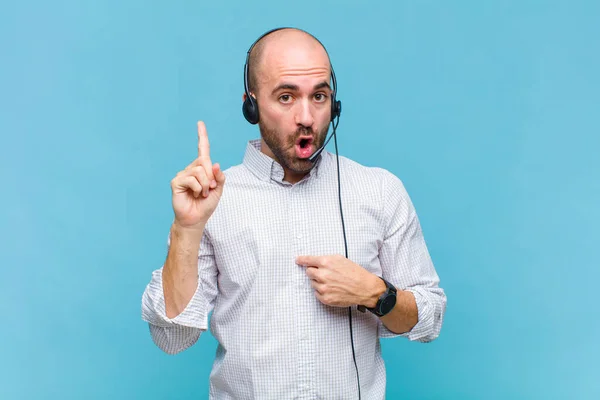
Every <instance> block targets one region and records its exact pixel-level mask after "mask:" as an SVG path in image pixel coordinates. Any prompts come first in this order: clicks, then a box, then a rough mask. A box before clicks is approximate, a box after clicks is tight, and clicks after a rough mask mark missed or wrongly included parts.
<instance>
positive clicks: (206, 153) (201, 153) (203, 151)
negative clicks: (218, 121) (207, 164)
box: [198, 121, 210, 159]
mask: <svg viewBox="0 0 600 400" xmlns="http://www.w3.org/2000/svg"><path fill="white" fill-rule="evenodd" d="M202 157H204V158H206V159H210V144H209V143H208V134H207V133H206V125H204V122H203V121H198V158H202Z"/></svg>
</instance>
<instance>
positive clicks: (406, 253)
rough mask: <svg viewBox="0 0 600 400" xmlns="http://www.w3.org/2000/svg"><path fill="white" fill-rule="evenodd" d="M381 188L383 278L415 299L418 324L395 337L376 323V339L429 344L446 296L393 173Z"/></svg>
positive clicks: (441, 316)
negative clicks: (393, 338)
mask: <svg viewBox="0 0 600 400" xmlns="http://www.w3.org/2000/svg"><path fill="white" fill-rule="evenodd" d="M387 175H388V179H386V180H385V181H384V186H383V188H382V191H383V193H382V194H383V196H382V199H384V206H383V217H384V223H385V225H386V229H385V236H384V240H383V244H382V247H381V249H380V262H381V268H382V274H383V278H384V279H385V280H387V281H389V282H390V283H391V284H392V285H394V286H395V287H396V288H397V289H398V290H404V291H409V292H411V293H412V294H413V295H414V296H415V300H416V304H417V309H418V322H417V324H416V325H415V326H414V327H413V328H412V329H411V330H410V331H408V332H405V333H401V334H397V333H394V332H392V331H390V330H389V329H387V328H386V326H385V325H384V324H383V322H381V320H380V321H379V324H380V329H379V332H380V337H388V338H389V337H397V336H402V337H405V338H408V339H409V340H411V341H419V342H424V343H426V342H431V341H433V340H435V339H436V338H437V337H438V336H439V334H440V331H441V327H442V323H443V319H444V314H445V312H446V302H447V299H446V294H445V292H444V290H443V289H442V288H441V287H440V286H439V283H440V279H439V276H438V274H437V272H436V270H435V267H434V265H433V262H432V260H431V257H430V254H429V251H428V249H427V245H426V243H425V239H424V236H423V232H422V229H421V225H420V222H419V218H418V216H417V213H416V211H415V207H414V205H413V203H412V201H411V199H410V197H409V195H408V193H407V191H406V189H405V187H404V185H403V183H402V182H401V181H400V179H398V178H397V177H396V176H394V175H393V174H391V173H389V172H387Z"/></svg>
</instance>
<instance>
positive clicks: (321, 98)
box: [315, 93, 327, 103]
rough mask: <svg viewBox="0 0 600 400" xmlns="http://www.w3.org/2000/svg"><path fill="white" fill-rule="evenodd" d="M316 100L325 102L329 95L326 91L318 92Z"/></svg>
mask: <svg viewBox="0 0 600 400" xmlns="http://www.w3.org/2000/svg"><path fill="white" fill-rule="evenodd" d="M315 100H316V101H317V102H319V103H323V102H324V101H327V95H326V94H325V93H317V94H315Z"/></svg>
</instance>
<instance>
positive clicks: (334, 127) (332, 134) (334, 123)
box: [308, 117, 340, 162]
mask: <svg viewBox="0 0 600 400" xmlns="http://www.w3.org/2000/svg"><path fill="white" fill-rule="evenodd" d="M339 123H340V117H338V118H337V121H336V122H333V123H332V125H333V132H331V135H329V139H327V140H326V141H325V143H323V146H321V147H319V148H318V149H317V151H315V153H314V154H313V155H312V156H310V157H308V161H310V162H315V161H316V159H317V157H319V154H321V152H322V151H323V150H325V146H327V143H329V141H330V140H331V138H332V137H333V136H334V135H335V130H336V129H337V126H338V124H339Z"/></svg>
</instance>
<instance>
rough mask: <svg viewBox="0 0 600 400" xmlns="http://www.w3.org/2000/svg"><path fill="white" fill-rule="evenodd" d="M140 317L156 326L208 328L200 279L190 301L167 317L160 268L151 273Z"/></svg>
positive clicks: (205, 304) (205, 305)
mask: <svg viewBox="0 0 600 400" xmlns="http://www.w3.org/2000/svg"><path fill="white" fill-rule="evenodd" d="M143 305H144V306H143V308H142V318H143V319H144V320H145V321H147V322H149V323H151V324H153V325H157V326H161V327H170V326H187V327H191V328H198V329H201V330H206V329H208V312H207V302H206V299H205V298H204V296H203V295H202V284H201V280H200V279H198V286H196V291H195V292H194V295H193V296H192V299H191V300H190V302H189V303H188V304H187V305H186V307H185V308H184V309H183V311H182V312H181V313H180V314H179V315H177V316H176V317H174V318H168V317H167V313H166V309H165V296H164V292H163V286H162V269H159V270H156V271H154V272H153V273H152V280H151V281H150V283H149V284H148V287H147V288H146V292H145V293H144V302H143Z"/></svg>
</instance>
